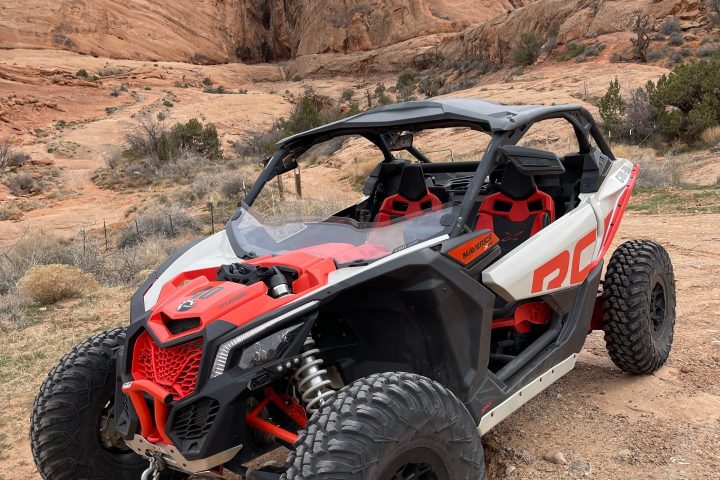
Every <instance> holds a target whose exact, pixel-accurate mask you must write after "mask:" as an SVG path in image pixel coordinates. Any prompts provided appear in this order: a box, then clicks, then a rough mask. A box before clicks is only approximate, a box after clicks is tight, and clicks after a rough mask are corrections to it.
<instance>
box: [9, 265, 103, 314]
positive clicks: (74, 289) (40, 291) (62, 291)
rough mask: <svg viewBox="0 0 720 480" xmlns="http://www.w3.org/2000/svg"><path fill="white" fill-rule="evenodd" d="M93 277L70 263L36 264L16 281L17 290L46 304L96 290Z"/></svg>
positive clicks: (96, 286)
mask: <svg viewBox="0 0 720 480" xmlns="http://www.w3.org/2000/svg"><path fill="white" fill-rule="evenodd" d="M97 288H98V284H97V281H96V280H95V278H94V277H93V276H92V275H91V274H89V273H87V272H84V271H83V270H81V269H80V268H77V267H72V266H70V265H58V264H51V265H37V266H34V267H32V268H31V269H30V270H28V271H27V273H25V275H24V276H23V277H22V278H21V279H20V281H19V282H18V292H20V294H21V295H25V296H27V297H29V298H31V299H32V300H33V301H35V302H37V303H41V304H43V305H48V304H52V303H56V302H59V301H60V300H66V299H69V298H79V297H81V296H83V295H84V294H86V293H90V292H92V291H94V290H97Z"/></svg>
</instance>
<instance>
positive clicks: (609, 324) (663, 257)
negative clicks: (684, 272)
mask: <svg viewBox="0 0 720 480" xmlns="http://www.w3.org/2000/svg"><path fill="white" fill-rule="evenodd" d="M603 301H604V304H603V312H604V313H603V321H604V323H605V343H606V345H607V349H608V353H609V354H610V358H611V359H612V361H613V362H614V363H615V365H617V366H618V367H620V368H621V369H622V370H623V371H625V372H627V373H633V374H649V373H652V372H654V371H656V370H657V369H659V368H660V367H661V366H663V364H664V363H665V362H666V361H667V358H668V355H669V354H670V348H671V347H672V340H673V331H674V328H675V277H674V275H673V269H672V263H671V262H670V256H669V255H668V253H667V251H666V250H665V249H664V248H663V247H662V246H661V245H659V244H657V243H655V242H653V241H650V240H632V241H629V242H625V243H623V244H622V245H620V246H619V247H618V248H617V250H615V252H614V253H613V256H612V258H611V259H610V263H609V264H608V268H607V272H606V274H605V283H604V288H603Z"/></svg>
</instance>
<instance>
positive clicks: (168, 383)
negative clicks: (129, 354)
mask: <svg viewBox="0 0 720 480" xmlns="http://www.w3.org/2000/svg"><path fill="white" fill-rule="evenodd" d="M201 356H202V340H201V339H198V340H193V341H191V342H188V343H183V344H182V345H178V346H175V347H170V348H160V347H158V346H157V344H155V342H154V341H153V339H152V337H151V336H150V335H149V334H148V333H147V332H143V333H142V334H140V336H139V337H138V339H137V342H135V349H134V351H133V362H132V375H133V378H134V379H135V380H140V379H146V380H150V381H152V382H155V383H157V384H158V385H160V386H162V387H164V388H165V389H167V390H168V391H169V392H170V393H172V395H173V398H174V399H175V400H179V399H181V398H184V397H186V396H188V395H190V394H191V393H192V392H193V390H195V384H196V383H197V376H198V372H199V370H200V357H201Z"/></svg>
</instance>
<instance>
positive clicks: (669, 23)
mask: <svg viewBox="0 0 720 480" xmlns="http://www.w3.org/2000/svg"><path fill="white" fill-rule="evenodd" d="M658 30H659V31H660V33H662V34H663V35H672V34H673V33H680V32H682V28H680V22H678V21H677V20H675V19H674V18H672V17H671V18H666V19H665V20H664V21H663V22H662V23H661V24H660V28H659V29H658Z"/></svg>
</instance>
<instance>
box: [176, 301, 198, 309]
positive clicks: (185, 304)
mask: <svg viewBox="0 0 720 480" xmlns="http://www.w3.org/2000/svg"><path fill="white" fill-rule="evenodd" d="M194 305H195V299H193V298H191V299H190V300H185V301H184V302H182V303H181V304H180V305H178V307H177V311H178V312H186V311H188V310H190V309H191V308H192V307H193V306H194Z"/></svg>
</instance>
